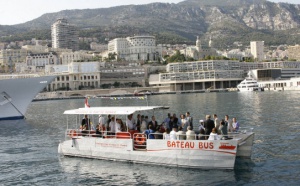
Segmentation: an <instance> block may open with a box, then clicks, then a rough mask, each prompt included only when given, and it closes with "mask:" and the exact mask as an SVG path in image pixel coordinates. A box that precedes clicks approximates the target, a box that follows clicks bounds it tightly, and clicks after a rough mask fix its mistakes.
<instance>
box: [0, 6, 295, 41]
mask: <svg viewBox="0 0 300 186" xmlns="http://www.w3.org/2000/svg"><path fill="white" fill-rule="evenodd" d="M58 18H66V19H68V21H69V22H70V23H71V24H75V25H77V26H78V27H80V28H81V29H82V30H86V29H93V28H97V27H101V28H102V29H104V30H105V29H113V30H112V32H113V33H114V32H116V33H117V32H122V30H118V27H131V28H132V29H131V30H139V31H140V32H145V33H149V34H153V35H155V34H158V35H159V33H161V32H165V33H169V34H174V35H177V36H178V37H182V38H185V39H183V40H187V41H193V40H194V39H195V38H196V36H198V35H199V36H201V38H202V39H204V40H208V37H210V36H212V37H213V39H214V40H217V41H216V42H218V41H219V40H226V43H227V44H228V41H230V40H232V39H235V38H236V40H241V39H246V40H247V42H248V39H256V38H258V39H261V40H263V39H264V38H268V37H269V38H272V37H275V36H281V37H282V35H284V34H285V33H287V32H292V34H296V35H295V36H293V37H294V39H296V41H300V36H298V35H297V33H298V32H300V5H295V4H288V3H273V2H269V1H266V0H223V1H221V2H220V1H218V0H210V1H206V0H186V1H183V2H180V3H177V4H174V3H172V4H170V3H150V4H146V5H123V6H117V7H111V8H97V9H75V10H63V11H60V12H56V13H47V14H44V15H42V16H40V17H38V18H36V19H34V20H31V21H28V22H26V23H22V24H17V25H13V26H12V27H11V28H13V29H14V32H12V33H18V31H20V32H24V30H27V31H31V30H40V29H50V28H51V24H53V23H54V22H55V21H56V20H57V19H58ZM2 27H4V28H5V29H3V30H4V31H2V29H0V30H1V31H0V35H3V34H5V31H6V32H7V31H8V30H9V29H8V27H5V26H2ZM0 28H1V25H0ZM100 30H101V29H100ZM2 32H3V33H2ZM123 34H126V33H121V35H123ZM127 34H128V35H133V34H136V33H127ZM251 35H252V36H251ZM116 36H118V34H116ZM254 36H255V37H254ZM260 36H262V37H260ZM296 36H297V37H296ZM286 37H287V36H286ZM275 39H276V38H275ZM287 40H288V39H287ZM227 44H224V45H223V47H224V46H225V45H227ZM217 45H218V44H217ZM220 46H221V45H220Z"/></svg>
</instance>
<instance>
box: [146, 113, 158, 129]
mask: <svg viewBox="0 0 300 186" xmlns="http://www.w3.org/2000/svg"><path fill="white" fill-rule="evenodd" d="M149 125H152V130H154V131H156V128H157V126H158V124H157V121H156V119H155V116H152V117H151V121H150V122H149V123H148V126H149Z"/></svg>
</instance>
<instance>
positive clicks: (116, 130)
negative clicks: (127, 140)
mask: <svg viewBox="0 0 300 186" xmlns="http://www.w3.org/2000/svg"><path fill="white" fill-rule="evenodd" d="M117 132H122V130H121V120H120V119H116V123H115V133H117Z"/></svg>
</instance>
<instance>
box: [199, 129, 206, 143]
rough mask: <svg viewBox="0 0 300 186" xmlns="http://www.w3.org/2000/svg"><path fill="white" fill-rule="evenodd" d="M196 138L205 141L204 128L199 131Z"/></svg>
mask: <svg viewBox="0 0 300 186" xmlns="http://www.w3.org/2000/svg"><path fill="white" fill-rule="evenodd" d="M198 138H199V140H205V130H204V128H201V129H200V132H199V136H198Z"/></svg>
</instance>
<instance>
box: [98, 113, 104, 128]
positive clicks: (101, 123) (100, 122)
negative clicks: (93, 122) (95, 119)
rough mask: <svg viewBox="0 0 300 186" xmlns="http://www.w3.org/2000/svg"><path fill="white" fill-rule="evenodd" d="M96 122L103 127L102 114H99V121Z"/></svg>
mask: <svg viewBox="0 0 300 186" xmlns="http://www.w3.org/2000/svg"><path fill="white" fill-rule="evenodd" d="M98 124H99V125H100V128H103V127H105V118H104V116H102V115H99V123H98Z"/></svg>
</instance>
